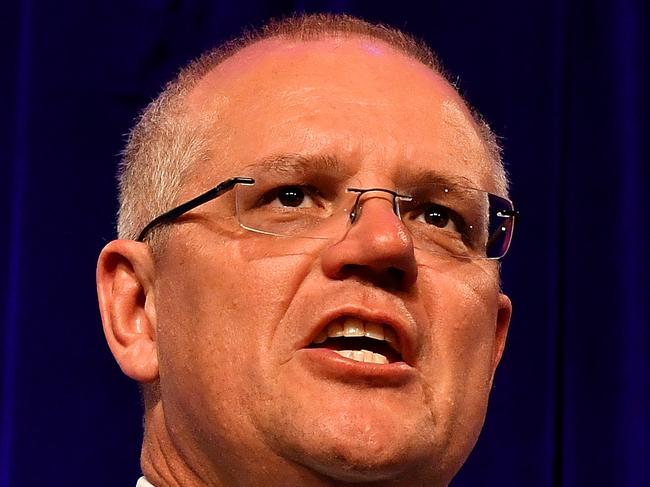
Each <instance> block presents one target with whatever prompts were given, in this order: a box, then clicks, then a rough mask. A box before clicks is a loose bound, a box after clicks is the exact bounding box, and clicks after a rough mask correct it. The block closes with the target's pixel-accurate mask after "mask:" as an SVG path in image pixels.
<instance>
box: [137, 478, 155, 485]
mask: <svg viewBox="0 0 650 487" xmlns="http://www.w3.org/2000/svg"><path fill="white" fill-rule="evenodd" d="M135 487H154V485H153V484H152V483H151V482H149V481H148V480H147V479H145V478H144V477H140V478H139V479H138V483H137V484H135Z"/></svg>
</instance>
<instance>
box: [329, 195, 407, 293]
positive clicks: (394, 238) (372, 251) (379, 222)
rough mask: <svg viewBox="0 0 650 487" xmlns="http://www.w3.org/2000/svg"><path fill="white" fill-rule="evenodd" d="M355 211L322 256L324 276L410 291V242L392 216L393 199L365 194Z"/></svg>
mask: <svg viewBox="0 0 650 487" xmlns="http://www.w3.org/2000/svg"><path fill="white" fill-rule="evenodd" d="M356 209H357V213H358V214H357V215H356V218H355V219H354V222H353V223H352V224H351V225H350V226H349V227H348V229H347V232H346V234H345V236H344V237H343V238H342V239H341V240H339V241H338V242H336V243H335V244H333V245H331V246H329V247H327V248H326V249H325V251H324V252H323V254H322V257H321V260H322V267H323V271H324V273H325V275H326V276H328V277H329V278H331V279H346V278H349V277H357V278H361V279H363V280H365V281H370V282H372V283H373V284H375V285H378V286H380V287H384V288H390V289H398V290H406V289H408V288H410V287H411V286H412V285H413V284H414V283H415V281H416V279H417V263H416V261H415V253H414V250H413V240H412V238H411V235H410V233H409V232H408V230H407V229H406V227H405V226H404V223H402V221H401V220H400V218H399V217H398V216H397V215H396V214H395V211H394V208H393V199H392V196H390V195H379V194H378V193H374V194H373V193H368V194H365V195H363V197H362V198H361V200H360V201H359V205H358V207H357V208H356Z"/></svg>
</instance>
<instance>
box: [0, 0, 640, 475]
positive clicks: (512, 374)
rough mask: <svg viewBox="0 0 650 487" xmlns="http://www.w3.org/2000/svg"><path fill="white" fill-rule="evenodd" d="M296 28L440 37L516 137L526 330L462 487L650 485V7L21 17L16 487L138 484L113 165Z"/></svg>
mask: <svg viewBox="0 0 650 487" xmlns="http://www.w3.org/2000/svg"><path fill="white" fill-rule="evenodd" d="M425 4H426V5H425ZM295 10H305V11H345V12H349V13H352V14H357V15H361V16H363V17H366V18H368V19H371V20H377V21H383V22H387V23H390V24H392V25H394V26H396V27H400V28H404V29H406V30H408V31H410V32H411V33H413V34H415V35H417V36H419V37H422V38H424V39H425V40H426V41H427V42H428V43H429V44H430V45H431V46H432V47H433V48H434V49H435V50H436V51H437V52H438V53H439V55H440V57H441V58H442V60H443V62H444V64H445V65H446V67H447V68H448V70H449V71H450V72H451V73H453V74H454V76H457V78H458V80H459V85H460V88H461V92H462V93H463V94H464V95H466V96H467V98H468V99H469V100H470V102H471V103H472V104H474V105H475V106H477V107H478V108H479V109H480V110H481V111H482V112H483V113H484V114H485V115H486V117H487V119H488V120H489V121H490V122H491V124H492V126H493V127H494V129H495V131H496V132H497V133H498V134H499V135H500V136H501V137H502V142H503V145H504V147H505V151H506V152H505V158H506V161H507V164H508V168H509V170H510V173H511V175H512V179H513V182H514V184H513V191H512V195H513V199H514V200H515V202H516V203H517V204H518V207H519V209H520V210H521V212H522V218H521V220H520V222H521V223H520V225H519V227H518V228H517V231H516V235H515V242H514V247H513V249H512V250H511V253H510V254H509V255H508V257H507V258H506V260H505V262H504V267H503V275H504V285H505V288H506V290H507V292H508V293H509V294H510V295H511V297H512V299H513V301H514V317H513V322H512V326H511V331H510V336H509V344H508V348H507V351H506V353H505V356H504V359H503V362H502V365H501V368H500V369H499V371H498V373H497V377H496V385H495V389H494V391H493V394H492V399H491V405H490V410H489V412H488V418H487V421H486V426H485V429H484V432H483V434H482V436H481V438H480V440H479V442H478V445H477V448H476V450H475V451H474V453H473V454H472V456H471V457H470V460H469V461H468V463H467V464H466V466H465V467H464V468H463V470H462V471H461V473H460V474H459V476H458V477H457V479H456V480H455V481H454V482H453V485H454V486H484V485H485V486H492V485H501V486H550V485H556V486H583V485H584V486H610V485H611V486H645V485H650V447H649V443H650V440H649V438H650V413H649V412H650V336H649V335H650V333H649V331H648V327H649V325H650V319H649V318H650V312H649V309H648V301H649V300H650V299H649V298H650V292H648V275H649V273H650V262H649V261H650V259H649V254H650V232H649V230H648V225H649V224H650V217H649V216H648V211H649V210H650V201H649V199H650V198H649V197H648V190H647V187H648V182H649V180H650V157H648V156H649V150H648V145H649V144H648V137H649V134H650V132H649V128H650V126H649V125H650V124H649V122H648V115H649V113H650V104H649V97H648V86H649V81H650V80H649V79H648V46H650V42H649V41H650V40H649V39H648V37H649V34H648V28H649V27H650V25H649V20H650V17H649V15H648V14H649V12H648V3H647V2H646V1H645V0H596V1H593V0H565V1H560V0H530V1H521V0H505V1H501V2H496V1H495V2H488V1H475V2H462V1H458V2H451V1H438V0H433V1H430V2H421V3H419V2H408V1H401V2H393V3H381V2H376V1H344V0H331V1H303V2H300V1H297V2H292V1H289V0H284V1H282V0H278V1H261V0H258V1H253V0H248V1H241V2H236V3H235V2H228V1H224V0H211V1H208V0H194V1H179V0H168V1H162V0H160V1H154V0H149V1H144V0H142V1H115V0H97V1H89V0H74V1H57V2H55V1H45V0H40V1H39V0H31V1H27V0H25V1H21V2H8V3H6V4H4V5H3V6H2V9H1V13H0V54H1V56H2V57H1V58H0V61H1V62H2V64H1V68H0V69H1V70H2V71H1V72H2V76H1V77H0V97H1V98H0V107H1V109H0V157H1V165H0V208H2V218H1V219H0V228H1V231H2V234H1V235H2V238H0V251H1V255H2V259H0V276H1V277H2V279H1V280H0V290H1V291H2V296H3V299H2V301H1V304H0V306H2V309H1V310H0V311H2V313H3V318H4V320H3V323H4V327H3V328H2V330H1V335H0V339H1V340H2V342H1V346H2V347H1V348H0V350H2V352H1V353H2V357H1V361H0V364H1V367H2V369H1V378H2V388H1V389H0V394H1V396H0V398H1V400H2V411H1V412H2V417H1V428H2V429H1V444H0V446H1V449H0V469H1V476H0V485H2V486H5V485H11V486H36V485H83V484H84V482H85V481H86V480H87V479H90V478H92V479H93V485H97V486H118V485H119V486H122V485H125V486H130V485H134V483H135V479H136V478H137V476H138V472H139V467H138V462H139V449H140V440H141V407H140V400H139V395H138V391H137V387H136V385H135V384H132V383H131V382H130V381H129V380H128V379H126V378H125V377H123V376H122V375H121V373H120V371H119V368H118V367H117V366H116V365H115V364H114V362H113V360H112V357H111V355H110V353H109V351H108V349H107V347H106V346H105V344H104V339H103V335H102V331H101V326H100V320H99V315H98V312H97V306H96V298H95V290H94V267H95V261H96V257H97V254H98V252H99V250H100V248H101V247H102V246H103V244H104V243H105V242H107V241H108V240H110V239H111V238H112V237H113V235H114V230H113V228H114V221H115V216H114V215H115V211H116V190H115V176H114V174H115V169H116V163H117V160H118V156H117V154H118V153H119V151H120V150H121V148H122V145H123V142H124V134H125V133H126V132H127V131H128V129H129V128H130V127H131V125H132V123H133V120H134V117H135V115H136V114H137V112H138V111H139V110H140V109H141V108H142V107H143V106H144V105H145V104H146V103H147V102H148V101H150V100H151V99H152V97H154V96H155V95H156V94H157V93H158V91H159V90H160V88H161V87H162V85H163V83H164V82H165V81H166V80H168V79H169V78H171V77H172V76H173V74H174V73H175V72H176V71H177V69H178V68H179V67H180V66H181V65H182V64H184V63H185V62H186V61H187V60H189V59H191V58H193V57H195V56H197V55H198V54H199V53H200V52H201V51H202V50H204V49H205V48H207V47H210V46H212V45H214V44H216V43H218V42H220V41H222V40H224V39H227V38H229V37H232V36H234V35H236V34H237V33H238V32H239V31H240V29H241V28H242V27H244V26H250V25H258V24H259V23H260V22H262V21H263V20H266V19H268V18H269V17H271V16H276V15H281V14H285V13H289V12H292V11H295Z"/></svg>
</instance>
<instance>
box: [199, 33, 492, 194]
mask: <svg viewBox="0 0 650 487" xmlns="http://www.w3.org/2000/svg"><path fill="white" fill-rule="evenodd" d="M187 103H188V106H189V110H190V112H191V113H193V114H195V115H196V116H197V117H201V118H206V117H207V119H208V123H209V126H210V133H211V149H212V157H211V159H210V162H209V163H208V164H207V165H206V166H202V167H200V168H196V169H197V171H195V175H196V176H197V178H198V179H200V180H203V179H205V178H208V179H210V180H211V181H215V179H218V178H219V177H229V176H233V175H241V174H237V172H238V170H242V169H243V168H245V167H246V166H248V165H250V164H251V163H255V162H256V161H261V160H262V161H263V160H265V159H269V158H273V157H277V156H282V155H284V154H293V155H295V154H298V155H304V156H309V157H313V156H324V157H332V158H336V159H337V160H339V161H341V163H342V164H344V165H345V166H346V170H347V172H349V173H351V174H354V175H356V176H358V177H362V178H368V179H373V181H368V184H370V183H372V184H375V183H379V182H382V183H383V184H390V181H389V180H391V179H395V178H396V177H398V176H399V177H400V179H401V178H403V176H404V174H408V173H409V172H410V171H412V172H414V173H421V172H422V171H437V172H439V173H441V174H443V175H449V176H452V177H462V178H464V179H466V180H468V181H471V182H472V184H473V185H475V186H477V187H481V188H484V189H490V190H492V189H494V182H493V179H494V178H493V175H492V169H493V167H494V166H493V161H491V159H490V156H489V154H488V152H487V150H486V148H485V145H484V143H483V141H482V139H481V138H480V136H479V134H478V130H477V127H476V125H475V123H474V120H473V118H472V117H471V114H470V113H469V111H468V109H467V107H466V105H465V104H464V102H463V101H462V99H461V98H460V97H459V96H458V94H457V93H456V91H455V90H454V89H453V88H452V87H451V86H450V85H449V84H448V83H447V82H446V81H445V80H444V79H443V78H442V77H441V76H440V75H439V74H437V73H435V72H433V71H432V70H430V69H429V68H427V67H426V66H424V65H423V64H421V63H419V62H418V61H416V60H414V59H412V58H410V57H408V56H406V55H405V54H403V53H400V52H397V51H396V50H394V49H393V48H392V47H390V46H389V45H387V44H384V43H383V42H381V41H377V40H370V39H364V38H347V39H344V38H326V39H321V40H315V41H292V40H284V39H268V40H265V41H261V42H258V43H255V44H253V45H251V46H248V47H246V48H244V49H243V50H241V51H239V52H238V53H237V54H235V55H234V56H232V57H231V58H229V59H227V60H226V61H224V62H223V63H222V64H220V65H219V66H217V67H216V68H214V69H213V70H211V71H210V72H209V73H208V74H207V75H206V76H204V77H203V78H202V79H201V80H200V81H199V83H198V84H197V85H196V87H195V88H194V89H193V91H192V92H191V94H190V95H189V97H188V100H187ZM212 175H214V177H212ZM380 180H381V181H380ZM384 180H386V182H384ZM198 184H200V181H199V183H198ZM202 186H203V185H202Z"/></svg>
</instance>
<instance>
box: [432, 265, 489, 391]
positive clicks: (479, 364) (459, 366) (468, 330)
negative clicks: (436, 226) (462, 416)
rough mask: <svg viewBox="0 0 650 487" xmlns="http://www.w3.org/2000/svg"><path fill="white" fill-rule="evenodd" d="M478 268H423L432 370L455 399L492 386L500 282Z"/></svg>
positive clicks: (473, 266) (469, 266)
mask: <svg viewBox="0 0 650 487" xmlns="http://www.w3.org/2000/svg"><path fill="white" fill-rule="evenodd" d="M477 267H478V266H476V265H474V264H469V265H467V266H459V267H457V268H453V269H452V268H449V269H444V268H437V269H426V268H424V269H421V272H420V279H421V282H422V289H426V290H427V293H428V297H427V299H426V300H425V307H426V312H427V315H428V318H429V323H431V327H430V328H429V330H428V335H427V337H426V340H425V342H426V344H427V348H426V352H425V354H426V355H427V357H429V360H427V366H428V367H430V370H429V372H430V374H431V375H432V376H434V377H437V378H439V381H440V383H439V384H438V385H439V387H443V388H444V389H446V390H447V392H449V391H450V390H453V391H454V395H459V394H460V395H462V394H464V391H467V390H471V389H472V388H478V389H480V390H483V389H484V388H485V387H489V380H490V377H491V374H492V370H491V364H492V355H493V350H494V339H495V330H496V313H497V298H498V287H497V282H498V277H497V276H496V275H495V273H493V272H485V271H483V270H482V269H480V268H478V269H477Z"/></svg>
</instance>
